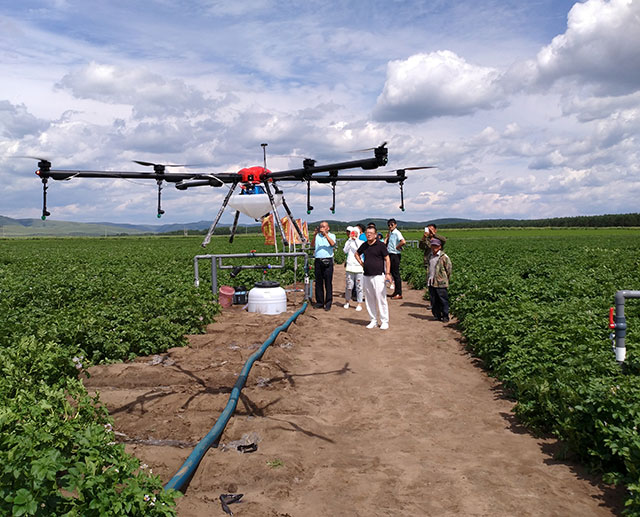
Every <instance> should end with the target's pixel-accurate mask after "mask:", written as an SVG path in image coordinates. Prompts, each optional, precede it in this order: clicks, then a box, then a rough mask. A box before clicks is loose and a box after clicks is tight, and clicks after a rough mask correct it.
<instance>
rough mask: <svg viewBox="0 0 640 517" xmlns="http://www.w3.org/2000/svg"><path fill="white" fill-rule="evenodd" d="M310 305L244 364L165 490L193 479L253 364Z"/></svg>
mask: <svg viewBox="0 0 640 517" xmlns="http://www.w3.org/2000/svg"><path fill="white" fill-rule="evenodd" d="M307 305H308V303H307V302H304V304H303V305H302V308H300V309H299V310H298V311H296V312H295V313H294V314H293V315H292V316H291V317H290V318H289V319H288V320H287V321H286V322H285V323H283V324H282V325H280V326H278V327H276V329H275V330H274V331H273V332H272V333H271V335H270V336H269V337H268V338H267V340H266V341H265V342H264V343H262V346H261V347H260V348H259V349H258V350H256V351H255V352H254V353H253V354H252V355H251V357H249V359H247V362H246V363H245V364H244V367H243V368H242V371H241V372H240V375H239V376H238V380H237V381H236V383H235V384H234V385H233V389H232V390H231V395H230V396H229V400H228V402H227V405H226V406H225V408H224V410H223V411H222V413H221V414H220V416H219V417H218V420H217V421H216V423H215V425H214V426H213V427H212V428H211V430H210V431H209V432H208V433H207V435H206V436H205V437H204V438H203V439H202V440H200V442H199V443H198V445H196V446H195V448H194V449H193V451H192V452H191V454H189V457H188V458H187V459H186V460H185V462H184V463H183V464H182V467H180V469H179V470H178V472H176V473H175V474H174V476H173V477H172V478H171V479H170V480H169V482H168V483H167V484H166V485H165V486H164V489H165V490H169V489H174V490H182V488H183V486H184V485H185V484H186V482H187V481H188V480H189V479H191V476H193V474H194V472H195V471H196V469H197V468H198V465H199V464H200V461H201V460H202V458H203V456H204V455H205V453H206V452H207V450H209V447H211V446H212V445H213V444H214V443H215V442H216V440H217V439H218V438H219V437H220V435H221V434H222V432H223V431H224V428H225V427H226V425H227V423H228V422H229V419H230V418H231V416H232V415H233V412H234V411H235V410H236V406H237V405H238V399H239V398H240V392H241V391H242V388H244V385H245V383H246V382H247V377H248V376H249V372H250V371H251V367H252V366H253V363H255V362H256V361H257V360H258V359H260V358H261V357H262V355H263V354H264V353H265V351H266V350H267V348H268V347H269V346H270V345H271V344H273V342H274V341H275V339H276V337H278V334H280V332H282V331H283V330H287V329H288V328H289V325H291V324H292V323H293V322H294V321H295V320H296V318H297V317H298V316H300V314H302V313H303V312H304V311H305V310H306V308H307Z"/></svg>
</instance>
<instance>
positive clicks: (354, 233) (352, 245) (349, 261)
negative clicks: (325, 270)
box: [343, 226, 364, 311]
mask: <svg viewBox="0 0 640 517" xmlns="http://www.w3.org/2000/svg"><path fill="white" fill-rule="evenodd" d="M347 231H348V232H349V238H348V239H347V242H345V243H344V249H343V251H344V254H345V256H346V261H345V265H346V282H345V284H346V285H345V292H344V299H345V304H344V308H345V309H348V308H349V307H350V305H349V301H351V294H352V292H353V286H354V285H355V287H356V302H357V304H356V311H361V310H362V298H363V292H364V291H363V273H364V268H363V267H362V266H361V265H360V263H359V262H358V260H357V259H356V252H357V251H358V248H359V247H360V245H361V244H362V241H361V240H360V228H358V227H357V226H347Z"/></svg>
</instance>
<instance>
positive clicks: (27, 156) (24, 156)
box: [11, 154, 49, 162]
mask: <svg viewBox="0 0 640 517" xmlns="http://www.w3.org/2000/svg"><path fill="white" fill-rule="evenodd" d="M11 158H27V159H29V160H38V161H39V162H48V161H49V159H48V158H40V157H39V156H29V155H21V154H14V155H13V156H11Z"/></svg>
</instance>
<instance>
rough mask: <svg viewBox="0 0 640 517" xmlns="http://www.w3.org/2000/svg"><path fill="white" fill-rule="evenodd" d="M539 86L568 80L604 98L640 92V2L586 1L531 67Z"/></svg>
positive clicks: (620, 0) (579, 4) (631, 0)
mask: <svg viewBox="0 0 640 517" xmlns="http://www.w3.org/2000/svg"><path fill="white" fill-rule="evenodd" d="M528 66H529V67H530V70H531V71H532V72H533V73H534V74H535V75H536V76H537V77H536V79H537V81H538V82H539V83H542V84H549V83H552V82H553V81H556V80H558V79H563V78H569V79H575V80H577V81H578V82H580V83H583V84H588V85H592V86H594V87H595V91H596V93H598V94H599V95H607V94H609V95H610V94H614V95H621V94H626V93H631V92H633V91H635V90H638V89H640V2H638V1H637V0H610V1H606V0H587V1H586V2H584V3H576V4H575V5H574V6H573V7H572V8H571V10H570V11H569V16H568V23H567V30H566V32H565V33H564V34H560V35H558V36H556V37H555V38H553V40H552V42H551V43H550V44H549V45H547V46H545V47H544V48H543V49H542V50H540V52H538V55H537V57H536V59H535V60H534V61H532V62H531V63H530V64H529V65H528Z"/></svg>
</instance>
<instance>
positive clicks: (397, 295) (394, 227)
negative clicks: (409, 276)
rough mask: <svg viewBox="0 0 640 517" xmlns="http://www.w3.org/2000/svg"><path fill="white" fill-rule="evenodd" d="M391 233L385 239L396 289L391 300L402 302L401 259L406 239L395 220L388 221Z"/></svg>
mask: <svg viewBox="0 0 640 517" xmlns="http://www.w3.org/2000/svg"><path fill="white" fill-rule="evenodd" d="M387 226H388V227H389V233H387V238H386V239H385V241H384V242H385V244H386V245H387V250H388V251H389V260H390V261H391V276H392V277H393V284H394V289H393V293H391V295H390V298H391V299H392V300H402V278H401V277H400V258H401V257H402V255H401V253H402V247H403V246H404V245H405V244H406V241H405V240H404V237H403V236H402V234H401V233H400V230H398V223H397V222H396V220H395V219H389V220H388V221H387Z"/></svg>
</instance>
